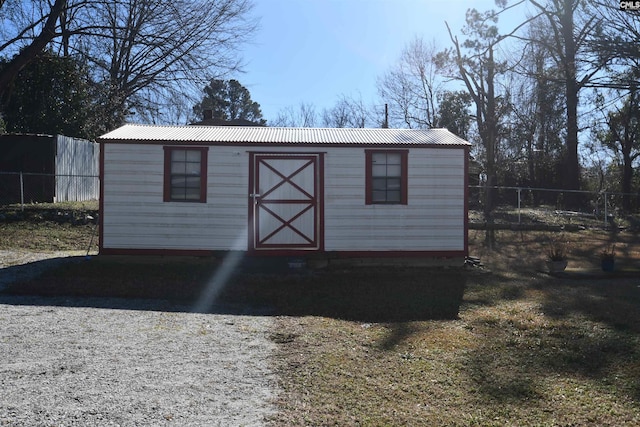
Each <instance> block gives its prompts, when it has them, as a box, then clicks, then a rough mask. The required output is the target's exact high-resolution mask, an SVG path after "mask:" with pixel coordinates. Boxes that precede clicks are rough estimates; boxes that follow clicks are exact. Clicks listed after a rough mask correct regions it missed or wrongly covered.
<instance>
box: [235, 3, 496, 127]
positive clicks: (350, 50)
mask: <svg viewBox="0 0 640 427" xmlns="http://www.w3.org/2000/svg"><path fill="white" fill-rule="evenodd" d="M472 7H473V8H476V9H478V10H480V11H485V10H488V9H491V8H495V6H494V2H493V0H255V9H254V11H253V13H254V15H255V16H256V17H258V18H259V19H260V28H259V29H258V31H257V33H256V34H255V37H254V40H253V43H252V44H250V45H248V46H247V47H246V48H245V49H244V52H243V57H244V59H245V61H246V67H245V73H243V74H239V75H237V76H234V77H235V78H237V79H238V80H239V81H240V83H242V84H243V85H244V86H245V87H247V88H248V89H249V91H250V92H251V97H252V99H253V100H254V101H256V102H258V103H259V104H260V105H261V107H262V113H263V116H264V117H265V118H266V119H267V120H270V119H273V118H275V117H276V115H277V113H278V112H279V111H280V110H282V109H283V108H286V107H293V108H295V109H297V108H298V106H299V105H300V103H301V102H305V103H310V104H313V105H314V106H315V109H316V112H318V113H320V112H321V111H322V109H324V108H330V107H332V106H333V105H334V104H335V102H336V100H337V99H338V98H339V97H340V96H341V95H346V96H352V97H356V98H358V97H360V96H361V97H362V99H363V101H364V102H365V103H367V104H371V103H374V102H376V101H377V100H378V99H377V90H376V79H377V78H378V77H380V76H381V75H382V74H384V72H385V71H387V70H388V69H389V68H390V67H391V66H392V65H393V64H394V63H395V62H396V61H397V59H398V57H399V56H400V53H401V52H402V49H403V48H404V47H405V46H406V45H407V44H408V43H409V42H410V41H411V40H413V39H414V38H415V37H416V36H418V37H422V38H424V40H425V41H431V40H436V41H437V42H438V43H439V44H440V45H441V46H442V47H447V46H448V45H449V44H450V41H449V38H448V34H447V30H446V27H445V21H447V22H449V25H450V26H451V28H452V30H453V31H454V32H455V33H458V34H459V32H460V29H461V28H462V26H463V24H464V17H465V12H466V10H467V9H469V8H472ZM501 27H502V26H501Z"/></svg>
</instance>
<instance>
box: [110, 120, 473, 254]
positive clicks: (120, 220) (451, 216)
mask: <svg viewBox="0 0 640 427" xmlns="http://www.w3.org/2000/svg"><path fill="white" fill-rule="evenodd" d="M98 142H99V143H100V149H101V157H100V176H101V180H100V183H101V188H100V192H101V194H100V214H101V215H100V217H101V222H100V252H101V253H103V254H138V253H140V254H185V255H207V254H214V253H217V252H220V251H231V250H241V251H247V252H248V253H249V254H252V255H292V256H301V255H310V254H315V253H318V254H325V255H331V256H335V257H357V258H371V257H394V258H398V257H402V258H404V257H427V258H462V257H464V256H466V255H467V246H468V244H467V231H468V219H467V198H468V197H467V188H468V172H467V170H468V159H469V147H470V144H469V143H468V142H466V141H465V140H463V139H461V138H459V137H457V136H456V135H454V134H452V133H451V132H449V131H447V130H445V129H429V130H417V129H319V128H277V127H274V128H270V127H233V126H146V125H125V126H123V127H121V128H118V129H116V130H114V131H112V132H109V133H107V134H105V135H103V136H102V137H100V138H99V139H98Z"/></svg>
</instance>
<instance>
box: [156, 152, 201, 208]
mask: <svg viewBox="0 0 640 427" xmlns="http://www.w3.org/2000/svg"><path fill="white" fill-rule="evenodd" d="M163 148H164V189H163V201H165V202H179V203H207V163H208V162H207V158H208V152H209V147H180V146H175V147H163ZM173 150H192V151H200V199H199V200H173V199H171V152H172V151H173Z"/></svg>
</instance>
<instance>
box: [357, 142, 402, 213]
mask: <svg viewBox="0 0 640 427" xmlns="http://www.w3.org/2000/svg"><path fill="white" fill-rule="evenodd" d="M373 153H392V154H400V162H401V174H402V175H401V177H400V187H401V188H400V202H398V203H388V202H384V203H381V202H374V201H373V176H372V169H373V168H372V165H373V164H372V160H373V159H372V157H373ZM364 154H365V201H364V203H365V205H406V204H408V183H409V179H408V175H409V173H408V172H409V167H408V165H409V150H364Z"/></svg>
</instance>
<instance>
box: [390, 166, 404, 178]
mask: <svg viewBox="0 0 640 427" xmlns="http://www.w3.org/2000/svg"><path fill="white" fill-rule="evenodd" d="M400 175H402V167H401V166H400V165H389V166H387V176H400Z"/></svg>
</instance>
